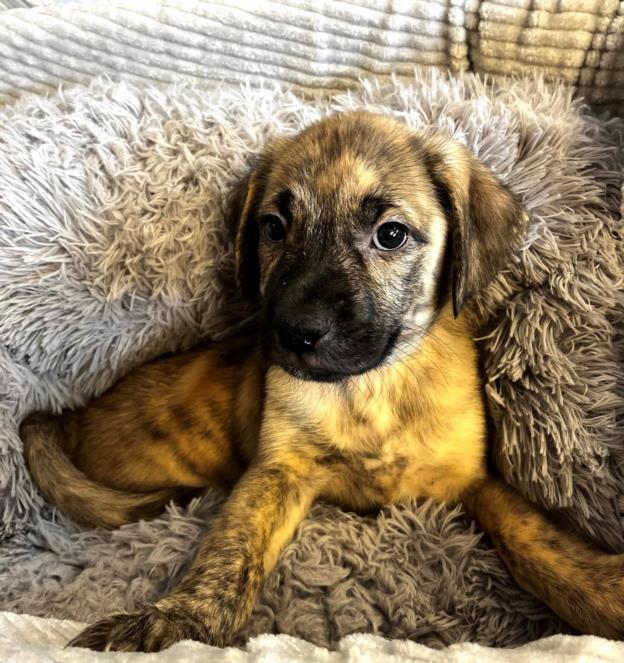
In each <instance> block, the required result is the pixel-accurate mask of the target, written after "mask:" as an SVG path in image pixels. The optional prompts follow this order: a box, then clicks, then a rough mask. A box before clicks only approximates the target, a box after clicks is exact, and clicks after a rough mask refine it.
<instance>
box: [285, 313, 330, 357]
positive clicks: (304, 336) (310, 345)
mask: <svg viewBox="0 0 624 663" xmlns="http://www.w3.org/2000/svg"><path fill="white" fill-rule="evenodd" d="M276 331H277V341H278V343H279V344H280V346H281V347H282V348H283V349H284V350H290V351H291V352H294V353H295V354H298V355H302V354H304V353H305V352H314V350H315V349H316V346H317V343H318V342H319V341H320V340H321V339H322V338H323V336H325V334H327V332H328V331H329V327H328V325H325V324H323V323H322V322H321V321H314V320H307V321H300V322H298V323H295V324H293V323H292V322H290V321H289V322H281V323H279V324H278V325H277V326H276Z"/></svg>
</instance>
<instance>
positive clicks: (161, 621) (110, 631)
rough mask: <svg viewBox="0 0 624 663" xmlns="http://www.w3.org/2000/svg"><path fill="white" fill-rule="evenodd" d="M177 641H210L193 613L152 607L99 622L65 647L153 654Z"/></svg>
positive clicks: (206, 632)
mask: <svg viewBox="0 0 624 663" xmlns="http://www.w3.org/2000/svg"><path fill="white" fill-rule="evenodd" d="M180 640H198V641H200V642H210V641H211V638H210V634H209V632H208V629H207V628H206V625H205V624H204V623H202V621H201V620H200V619H199V618H197V617H195V616H194V615H193V614H191V613H189V612H186V611H182V610H180V611H178V610H166V611H165V610H161V609H159V608H157V607H155V606H152V607H150V608H147V609H145V610H142V611H140V612H133V613H126V614H116V615H111V616H110V617H107V618H106V619H102V620H101V621H99V622H96V623H95V624H92V625H91V626H88V627H87V628H86V629H85V630H84V631H82V632H81V633H79V634H78V635H77V636H76V637H75V638H74V639H73V640H71V641H70V642H69V643H68V644H67V646H68V647H84V648H86V649H93V650H95V651H140V652H156V651H161V650H162V649H167V647H171V645H173V644H174V643H176V642H178V641H180Z"/></svg>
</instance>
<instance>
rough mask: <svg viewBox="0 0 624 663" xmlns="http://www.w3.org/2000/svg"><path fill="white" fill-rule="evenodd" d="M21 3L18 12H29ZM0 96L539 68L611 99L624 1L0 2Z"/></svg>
mask: <svg viewBox="0 0 624 663" xmlns="http://www.w3.org/2000/svg"><path fill="white" fill-rule="evenodd" d="M29 5H30V6H35V7H34V8H26V7H28V6H29ZM3 7H4V8H5V9H6V10H7V11H5V12H4V13H3V14H2V15H0V103H2V102H3V101H5V102H6V101H10V100H11V99H13V98H15V97H17V96H19V95H20V94H21V93H22V92H23V91H24V90H26V89H28V90H43V89H47V88H55V87H56V86H57V85H58V84H59V83H60V82H64V81H65V82H75V83H86V82H88V81H89V80H90V79H91V78H92V77H93V76H96V75H103V74H107V75H110V76H112V77H115V78H119V77H121V78H125V79H129V80H132V81H134V82H136V81H149V82H158V83H171V82H179V81H180V80H183V79H186V80H198V79H204V80H206V79H207V80H210V81H221V80H227V81H230V82H237V81H240V80H241V79H242V78H245V77H247V76H252V77H253V78H254V79H255V80H256V81H258V82H259V81H266V80H272V81H280V82H286V83H288V84H290V85H292V86H294V87H295V88H299V89H300V90H306V91H314V90H317V89H318V88H328V89H344V88H346V87H350V86H353V85H355V83H356V82H357V79H358V77H361V76H366V77H369V76H371V75H374V76H380V77H382V78H384V77H388V76H389V75H391V74H394V75H396V76H398V77H399V78H402V77H405V78H407V79H409V78H411V76H412V72H413V68H414V66H415V65H435V66H441V67H448V68H450V69H451V70H453V71H465V70H471V71H475V72H478V73H487V74H515V73H527V72H528V71H534V70H539V71H541V72H542V73H544V74H546V75H548V76H554V77H557V78H560V79H562V80H564V81H566V82H567V83H569V84H571V85H574V86H577V87H578V89H579V92H580V93H581V94H582V95H584V96H585V98H586V99H587V100H588V101H590V102H593V103H596V104H599V105H600V106H602V107H608V108H611V109H612V110H615V111H618V110H619V111H621V110H622V105H623V104H624V46H623V43H624V37H623V35H622V31H623V29H624V0H395V1H393V2H386V1H383V0H340V1H335V0H281V1H269V0H213V1H206V2H197V1H196V0H141V1H140V2H138V1H136V0H134V1H133V0H107V1H106V2H89V1H87V0H83V1H82V2H67V0H0V10H1V9H2V8H3Z"/></svg>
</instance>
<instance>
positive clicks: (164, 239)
mask: <svg viewBox="0 0 624 663" xmlns="http://www.w3.org/2000/svg"><path fill="white" fill-rule="evenodd" d="M361 107H365V108H368V109H369V110H372V111H374V112H386V113H393V114H395V115H397V116H398V117H400V118H402V119H403V120H405V121H406V122H408V123H409V124H410V125H412V126H414V127H416V128H427V129H428V130H441V131H445V132H449V133H451V134H453V135H454V136H455V137H456V138H457V139H458V140H460V141H462V142H464V143H466V144H467V145H468V146H469V147H470V148H471V149H473V150H474V152H475V153H476V154H477V156H478V157H479V158H481V159H482V160H483V161H484V162H485V163H486V164H488V165H489V166H490V167H491V168H492V169H493V170H494V171H495V172H496V173H497V174H498V175H499V176H500V177H501V178H502V179H503V180H504V181H506V182H507V183H509V185H510V186H511V187H512V189H513V190H514V191H515V192H516V193H517V194H518V195H519V196H521V198H522V199H523V200H524V202H525V205H526V207H527V209H528V211H529V212H530V214H531V219H532V225H531V231H530V234H529V237H528V238H527V240H526V242H525V245H524V247H523V249H522V250H521V251H520V252H519V256H518V259H517V260H516V261H514V262H513V263H512V264H510V266H509V270H508V271H507V272H506V273H505V274H503V275H501V277H500V278H499V279H498V281H497V282H496V283H494V284H493V285H492V287H491V288H490V289H489V291H488V293H487V294H486V295H485V296H484V297H483V298H482V299H481V300H480V301H479V302H478V303H477V304H476V306H475V316H476V318H477V319H478V321H479V325H480V336H481V339H482V340H481V348H482V352H483V357H484V365H485V370H486V374H487V378H488V384H487V395H488V399H489V402H490V406H491V410H492V414H493V419H494V422H495V424H496V426H497V429H498V437H497V444H496V457H497V460H498V463H499V466H500V467H501V469H502V471H503V473H504V474H505V476H506V477H507V479H508V480H509V481H511V482H512V483H513V484H515V485H516V486H518V487H519V488H520V489H521V490H522V491H523V492H524V493H525V494H527V495H528V496H530V497H531V498H533V499H535V500H537V501H538V502H539V503H541V504H543V505H545V506H548V507H550V508H557V509H559V510H561V512H562V513H563V514H564V515H565V516H566V517H567V518H568V519H569V520H570V521H572V522H573V523H575V524H576V525H577V526H578V527H579V528H580V529H582V530H583V531H585V532H586V533H587V534H588V535H590V536H592V537H593V538H594V539H595V540H596V541H597V542H598V543H600V544H602V545H604V546H606V547H608V548H610V549H613V550H624V537H623V532H622V525H623V522H622V519H621V517H620V508H619V507H620V503H621V501H622V496H623V495H624V478H623V477H622V460H623V459H624V443H623V441H622V427H621V421H622V414H623V407H624V390H623V385H622V379H623V376H624V370H623V369H624V366H623V365H622V362H623V357H624V353H623V352H622V350H623V343H622V335H621V333H620V332H621V330H622V312H623V311H624V306H623V302H622V279H623V276H624V265H623V262H622V261H623V258H622V256H623V252H622V228H621V220H620V213H619V205H620V202H621V185H622V176H621V168H622V164H621V163H619V162H618V159H619V158H621V142H622V128H621V126H620V125H619V124H618V123H617V122H615V121H613V122H609V123H606V124H601V123H599V122H598V121H597V120H595V119H593V118H592V117H591V116H589V115H587V114H586V113H584V112H583V109H582V107H581V106H580V105H579V104H578V103H575V102H572V101H571V95H570V92H569V91H568V90H566V89H565V88H563V87H549V86H546V85H545V84H544V82H543V80H541V79H539V78H538V79H524V80H519V81H516V82H514V83H509V84H499V83H492V84H484V83H483V82H482V81H480V80H479V79H478V78H477V77H474V76H472V75H466V76H464V77H460V78H458V79H453V78H450V77H448V76H447V75H445V74H441V73H432V72H429V73H423V72H417V73H416V76H415V77H414V79H413V80H412V81H411V83H409V84H398V83H390V84H385V85H375V84H373V83H371V84H367V85H364V86H362V87H361V88H359V89H358V90H356V91H353V92H351V93H349V94H345V95H342V96H337V97H333V98H332V97H325V98H323V97H322V98H320V99H319V100H318V101H317V102H315V103H311V102H309V101H305V100H303V99H302V98H300V97H298V96H296V95H295V94H293V93H291V92H288V91H283V90H280V89H273V88H269V87H267V88H265V89H255V90H252V89H250V88H246V87H242V88H225V87H224V88H219V89H216V90H214V89H213V90H207V89H202V88H198V87H189V86H186V87H185V86H175V87H168V88H161V89H155V88H150V89H144V88H143V89H142V88H136V87H132V86H131V85H129V84H123V83H121V84H120V83H112V82H105V81H97V82H95V83H94V84H93V85H91V86H90V87H89V88H79V89H78V88H77V89H70V90H64V91H61V92H60V93H59V94H58V95H55V96H51V97H49V98H43V97H35V96H30V97H29V96H26V97H23V98H22V99H21V100H20V101H19V102H17V103H16V104H14V105H12V106H7V107H6V108H5V109H4V110H3V111H2V112H1V113H0V487H1V490H2V495H1V498H0V499H1V507H2V511H3V520H2V523H3V524H2V541H1V544H0V587H1V588H2V592H1V593H0V609H3V610H7V611H15V612H20V613H21V612H23V613H29V614H32V615H38V616H41V617H56V618H62V619H74V620H79V621H91V620H93V619H95V618H97V617H100V616H102V615H104V614H106V613H108V612H110V611H114V610H120V609H132V608H134V607H136V606H137V605H138V604H140V603H141V602H144V601H151V600H153V599H155V598H156V597H158V596H160V595H161V594H162V593H164V592H165V591H166V590H167V588H169V587H171V586H172V585H173V584H174V583H175V582H176V580H177V578H179V575H180V573H181V572H182V571H183V569H184V567H185V566H186V565H187V564H188V563H189V561H190V559H191V557H192V554H193V551H194V550H195V547H196V545H197V543H198V540H199V536H200V534H201V532H202V531H204V530H205V529H206V527H209V525H210V518H211V515H212V514H213V513H214V510H215V508H217V506H218V503H219V500H220V497H219V496H218V495H217V494H210V495H208V496H206V497H205V498H204V499H203V500H201V501H195V502H193V503H192V504H191V505H190V506H189V507H188V508H187V509H178V508H173V507H172V508H170V509H169V510H168V511H167V513H165V514H163V515H162V516H161V517H159V518H157V519H155V520H153V521H150V522H141V523H137V524H133V525H129V526H126V527H123V528H121V529H120V530H117V531H114V532H103V531H86V530H82V529H79V528H78V527H77V526H75V525H73V524H72V523H70V522H68V521H67V520H66V519H65V518H63V517H62V516H60V515H59V514H58V513H56V512H54V511H53V510H51V509H50V508H49V507H48V506H46V505H45V504H44V503H43V501H42V500H41V498H40V497H39V496H38V494H37V492H36V490H35V489H34V487H33V486H32V484H31V482H30V479H29V477H28V474H27V472H26V470H25V468H24V463H23V458H22V453H21V442H20V440H19V437H18V433H17V428H18V425H19V422H20V421H21V419H22V418H23V417H24V416H25V415H26V414H27V413H28V412H30V411H31V410H33V409H39V408H53V409H57V410H58V409H60V408H62V407H67V406H72V405H76V404H78V403H81V402H83V401H84V400H85V399H87V398H89V397H91V396H93V395H95V394H98V393H101V392H102V391H103V390H104V389H106V388H107V387H108V386H109V385H110V384H112V383H113V382H114V380H115V379H116V378H117V377H118V376H120V375H121V374H123V373H124V372H126V371H127V370H129V369H130V368H131V367H133V366H135V365H136V364H138V363H140V362H142V361H145V360H146V359H148V358H150V357H154V356H156V355H158V354H160V353H162V352H164V351H168V350H173V349H178V348H184V347H189V346H191V345H192V344H193V343H194V342H195V341H197V340H198V339H199V338H203V337H210V336H214V335H217V334H219V333H221V332H223V331H225V329H226V328H227V327H228V326H229V325H231V324H232V323H233V321H232V318H231V316H230V315H229V313H230V312H231V311H233V310H238V309H237V307H236V306H235V302H234V300H233V299H232V298H231V294H230V292H229V285H231V246H230V230H231V229H230V228H228V227H227V225H226V223H225V221H224V218H225V215H224V201H225V197H226V195H227V193H228V191H229V190H230V188H231V186H232V185H233V183H234V182H235V181H236V180H237V179H238V178H239V177H241V176H242V174H243V173H244V172H245V171H246V169H247V168H248V166H249V164H251V163H252V161H253V157H254V155H255V154H257V153H258V151H259V150H260V149H261V147H262V145H264V144H265V142H266V141H267V140H269V139H270V138H271V137H272V136H274V135H278V134H282V133H289V132H295V131H297V130H299V129H300V128H301V127H303V126H304V125H306V124H308V123H309V122H311V121H313V120H315V119H317V118H318V117H320V116H322V115H324V114H326V113H328V112H339V111H343V110H348V109H353V108H361ZM618 330H620V332H618ZM3 619H4V620H5V623H8V622H7V621H6V620H13V618H10V617H8V616H7V615H4V617H3ZM16 620H17V621H15V620H13V623H14V624H26V625H27V628H29V626H28V625H33V624H35V623H36V624H40V623H39V622H32V621H30V620H25V621H24V620H23V619H20V618H16ZM37 628H38V626H37ZM565 630H566V627H565V625H563V624H562V623H560V621H559V620H558V619H557V618H555V617H554V616H553V615H552V614H551V613H550V612H549V611H548V610H547V609H546V608H545V607H544V606H542V605H541V604H539V603H538V602H537V601H535V600H534V599H532V598H531V597H530V596H528V595H526V594H525V593H523V592H522V591H521V590H520V589H518V588H517V586H516V585H515V583H514V582H513V580H512V579H511V578H510V577H509V575H508V573H507V572H506V570H505V568H504V567H503V565H502V563H501V562H500V561H499V559H498V557H497V556H496V554H495V553H494V552H493V550H492V549H491V547H490V545H489V543H488V542H487V540H485V539H484V538H483V537H482V535H481V534H480V533H479V531H478V528H477V527H476V526H475V525H474V524H473V523H471V522H470V521H469V520H467V519H466V517H465V516H464V515H463V514H462V512H461V510H459V509H455V510H453V511H448V510H446V509H445V508H444V507H442V506H438V505H435V504H433V503H431V502H420V503H415V502H414V503H411V504H407V505H402V506H393V507H389V508H386V509H384V510H382V511H381V512H380V513H378V514H372V515H369V516H366V517H360V516H356V515H354V514H351V513H345V512H342V511H340V510H339V509H337V508H335V507H332V506H329V505H323V504H319V505H317V506H316V507H315V508H314V509H313V511H312V513H311V514H310V516H309V518H307V519H306V520H305V522H304V523H303V524H302V525H301V526H300V528H299V529H298V531H297V534H296V537H295V540H294V541H293V543H292V544H291V545H290V546H289V547H288V548H287V549H286V551H285V553H284V554H283V556H282V558H281V560H280V562H279V564H278V567H277V568H276V570H275V571H274V573H272V574H271V576H270V577H269V579H268V581H267V583H266V585H265V587H264V590H263V593H262V596H261V598H260V601H259V602H258V605H257V607H256V609H255V611H254V614H253V617H252V619H251V621H250V623H249V626H248V627H247V628H246V630H245V632H244V633H242V634H241V636H240V638H239V641H238V643H239V644H241V643H244V641H245V640H246V639H247V638H248V637H250V636H254V635H257V634H261V633H267V632H268V633H284V634H290V635H294V636H298V637H300V638H304V639H306V640H308V641H310V642H312V643H314V644H316V645H320V646H330V647H338V648H339V651H344V647H348V646H350V645H346V644H344V643H343V644H340V642H341V638H343V637H344V636H347V635H349V634H352V633H357V632H362V631H364V632H368V633H377V634H381V635H384V636H386V637H390V638H397V639H402V638H406V639H409V640H414V641H417V642H419V643H422V644H425V645H431V646H434V647H439V646H441V645H446V644H451V643H455V642H462V641H468V640H469V641H473V642H477V643H481V644H483V645H496V646H511V645H518V644H522V643H525V642H527V641H530V640H534V639H535V638H538V637H541V636H546V635H551V634H554V633H558V632H565ZM18 631H19V629H17V630H16V629H12V628H8V627H7V629H6V630H5V631H4V632H3V634H2V638H0V659H1V658H2V657H3V656H4V658H6V659H8V660H11V658H10V657H11V656H13V655H14V652H15V651H16V646H19V647H22V646H23V645H16V642H22V643H23V629H22V631H20V632H21V633H22V635H20V636H18V635H16V634H17V633H18ZM7 634H8V635H7ZM16 638H17V640H16ZM19 638H22V640H19ZM59 639H60V638H57V639H56V640H54V642H58V641H59ZM37 642H38V640H37V638H36V629H35V628H34V626H33V641H32V643H33V645H32V649H31V648H30V647H29V648H28V650H27V651H28V652H29V653H32V654H33V656H35V655H37V656H38V655H39V654H41V651H43V650H40V649H37V647H39V645H38V644H36V643H37ZM255 642H265V640H262V641H260V640H258V641H255ZM275 642H279V643H282V644H280V645H279V646H284V647H286V646H287V644H284V643H287V642H289V641H287V640H283V639H280V638H278V639H277V640H276V641H275ZM349 642H352V641H349ZM366 642H369V640H367V641H366ZM370 642H373V641H370ZM546 642H564V643H569V642H570V640H566V639H563V640H556V641H546ZM578 642H579V643H580V644H579V652H582V651H583V646H584V645H583V644H582V643H583V642H587V640H579V641H578ZM180 646H182V645H180ZM184 646H186V645H184ZM189 646H190V645H189ZM196 646H199V645H192V647H196ZM254 646H256V645H254ZM258 646H260V645H258ZM276 646H277V645H276ZM301 646H303V645H301ZM380 646H381V645H380ZM388 646H389V645H388ZM402 646H403V645H400V644H396V645H393V647H397V648H398V649H397V650H396V651H403V650H401V647H402ZM405 646H406V647H407V645H405ZM544 646H546V645H544ZM557 646H558V645H557ZM592 646H593V645H592ZM596 646H597V647H600V646H602V645H596ZM604 646H605V647H607V644H605V645H604ZM609 646H611V645H609ZM565 647H568V645H565ZM565 647H564V646H563V645H562V649H561V652H562V653H563V652H564V651H565ZM613 647H615V645H613ZM617 647H618V648H619V651H620V656H621V655H623V654H624V650H623V649H622V648H621V647H619V646H617ZM3 648H4V649H3ZM11 648H12V649H11ZM340 648H342V649H340ZM46 651H47V650H46ZM55 651H57V650H55ZM310 651H312V650H310ZM456 651H458V650H453V649H449V650H445V652H443V653H439V654H436V656H438V658H433V659H432V660H445V661H446V660H456V659H454V658H453V656H455V654H454V653H453V652H456ZM462 651H468V649H465V648H464V650H462ZM483 651H486V650H483ZM567 651H568V652H569V651H571V650H569V649H568V650H567ZM597 651H598V650H597ZM11 652H13V654H12V653H11ZM37 652H39V653H37ZM405 652H406V653H405V656H408V654H409V652H408V650H407V649H405ZM41 655H43V654H41ZM45 655H47V654H45ZM65 655H67V656H69V655H70V654H63V656H65ZM242 655H243V654H241V656H242ZM323 655H324V656H327V658H322V659H319V660H328V661H330V660H332V659H331V658H329V656H330V654H329V653H326V654H323ZM496 655H497V656H499V655H500V656H504V655H505V654H503V653H501V652H498V653H497V654H496ZM514 655H515V654H514ZM54 656H57V654H54ZM58 656H60V654H58ZM81 656H82V657H83V658H81V659H80V660H85V658H84V657H85V656H86V654H85V653H84V652H81ZM247 656H248V657H251V658H249V659H248V660H262V659H261V658H255V659H254V658H253V655H252V654H248V655H247ZM293 656H294V655H293ZM310 656H311V655H310ZM354 656H355V655H354ZM431 656H433V654H431ZM483 656H485V654H483ZM510 656H511V654H510ZM20 660H26V659H22V658H20ZM33 660H38V659H36V658H35V659H33ZM58 660H72V659H71V658H67V659H60V658H59V659H58ZM76 660H77V659H76ZM120 660H121V659H120ZM164 660H165V659H164ZM206 660H210V659H206ZM220 660H221V659H220ZM232 660H238V659H232ZM240 660H246V659H243V658H241V659H240ZM265 660H279V659H277V658H268V659H265ZM283 660H290V659H287V658H284V659H283ZM293 660H296V659H293ZM310 660H313V659H311V658H310ZM337 660H341V659H337ZM344 660H365V659H359V658H357V657H355V658H352V659H349V658H345V659H344ZM408 660H409V658H408ZM424 660H429V659H426V658H425V659H424ZM479 660H487V659H485V658H480V659H479ZM492 660H495V659H492ZM508 660H513V659H512V658H509V659H508ZM519 660H522V659H519ZM553 660H554V659H553ZM562 660H565V659H562ZM607 660H609V659H607Z"/></svg>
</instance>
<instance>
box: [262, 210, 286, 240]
mask: <svg viewBox="0 0 624 663" xmlns="http://www.w3.org/2000/svg"><path fill="white" fill-rule="evenodd" d="M262 230H263V232H264V236H265V237H266V238H267V239H268V240H269V242H282V241H284V239H285V238H286V228H285V227H284V224H283V223H282V220H281V219H280V218H279V217H278V216H273V215H269V216H265V217H264V218H263V219H262Z"/></svg>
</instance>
